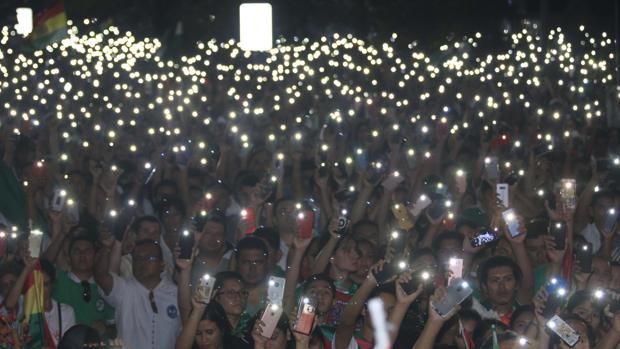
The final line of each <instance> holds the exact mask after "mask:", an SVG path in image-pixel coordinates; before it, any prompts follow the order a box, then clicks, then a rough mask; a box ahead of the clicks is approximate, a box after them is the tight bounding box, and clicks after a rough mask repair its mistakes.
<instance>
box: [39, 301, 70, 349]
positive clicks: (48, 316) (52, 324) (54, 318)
mask: <svg viewBox="0 0 620 349" xmlns="http://www.w3.org/2000/svg"><path fill="white" fill-rule="evenodd" d="M58 304H60V314H61V319H60V321H62V324H61V325H59V324H58ZM45 322H46V323H47V328H48V329H49V330H50V334H51V335H52V338H53V340H54V344H55V345H58V342H60V338H62V336H63V335H64V334H65V332H67V330H68V329H70V328H71V327H73V325H75V313H74V312H73V308H72V307H71V306H70V305H68V304H64V303H58V302H56V301H55V300H52V309H51V310H50V311H46V312H45ZM61 326H62V333H61V332H60V327H61Z"/></svg>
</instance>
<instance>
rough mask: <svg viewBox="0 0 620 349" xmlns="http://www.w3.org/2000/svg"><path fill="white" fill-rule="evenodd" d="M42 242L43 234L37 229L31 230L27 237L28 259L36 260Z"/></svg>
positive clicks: (39, 253)
mask: <svg viewBox="0 0 620 349" xmlns="http://www.w3.org/2000/svg"><path fill="white" fill-rule="evenodd" d="M42 241H43V232H42V231H40V230H37V229H34V230H31V231H30V235H28V251H29V252H30V257H32V258H34V259H36V258H39V256H40V255H41V242H42Z"/></svg>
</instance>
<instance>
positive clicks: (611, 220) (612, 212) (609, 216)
mask: <svg viewBox="0 0 620 349" xmlns="http://www.w3.org/2000/svg"><path fill="white" fill-rule="evenodd" d="M616 222H618V210H617V209H615V208H610V209H609V210H608V211H607V213H606V214H605V231H607V232H611V231H613V230H614V227H615V226H616Z"/></svg>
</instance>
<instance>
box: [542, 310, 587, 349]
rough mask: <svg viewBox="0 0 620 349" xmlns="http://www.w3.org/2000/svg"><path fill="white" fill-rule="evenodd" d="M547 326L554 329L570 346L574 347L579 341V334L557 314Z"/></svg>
mask: <svg viewBox="0 0 620 349" xmlns="http://www.w3.org/2000/svg"><path fill="white" fill-rule="evenodd" d="M547 328H548V329H550V330H551V331H553V333H555V334H556V335H558V337H560V338H561V339H562V341H564V343H566V344H567V345H568V346H569V347H571V348H572V347H574V346H575V344H577V342H579V338H580V337H579V334H578V333H577V331H575V330H574V329H573V328H572V327H570V326H569V325H568V324H567V323H566V321H564V320H562V318H561V317H559V316H557V315H555V316H553V317H552V318H551V319H550V320H549V321H547Z"/></svg>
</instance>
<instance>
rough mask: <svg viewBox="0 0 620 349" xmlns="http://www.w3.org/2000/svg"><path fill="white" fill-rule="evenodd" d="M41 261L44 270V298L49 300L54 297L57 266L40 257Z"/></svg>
mask: <svg viewBox="0 0 620 349" xmlns="http://www.w3.org/2000/svg"><path fill="white" fill-rule="evenodd" d="M39 263H40V264H41V271H42V272H43V299H45V300H46V301H48V300H50V299H51V298H52V290H53V289H54V282H55V281H56V268H55V267H54V265H53V264H52V263H51V262H49V261H48V260H46V259H40V260H39Z"/></svg>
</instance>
